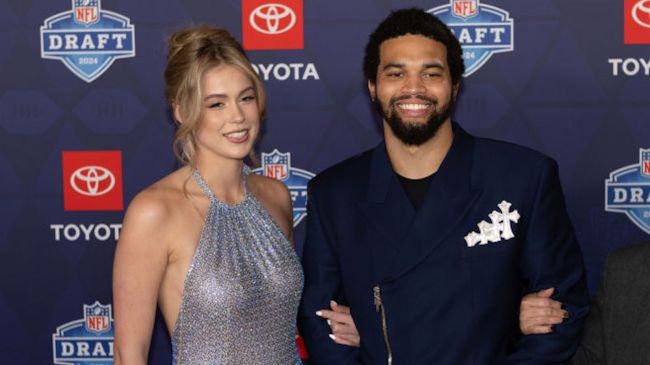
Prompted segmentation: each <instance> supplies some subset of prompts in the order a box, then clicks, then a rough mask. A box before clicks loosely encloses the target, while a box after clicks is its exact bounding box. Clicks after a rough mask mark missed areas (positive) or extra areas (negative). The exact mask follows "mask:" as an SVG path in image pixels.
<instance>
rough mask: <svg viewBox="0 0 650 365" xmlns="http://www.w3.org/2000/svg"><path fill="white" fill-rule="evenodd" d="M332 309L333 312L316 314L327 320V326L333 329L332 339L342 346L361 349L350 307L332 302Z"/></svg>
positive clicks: (322, 311)
mask: <svg viewBox="0 0 650 365" xmlns="http://www.w3.org/2000/svg"><path fill="white" fill-rule="evenodd" d="M330 308H331V310H328V309H322V310H319V311H318V312H316V314H317V315H319V316H320V317H323V318H325V319H327V324H329V326H330V328H331V329H332V334H331V335H330V338H331V339H332V340H333V341H334V342H336V343H338V344H341V345H348V346H353V347H359V344H360V343H361V337H360V336H359V332H358V331H357V327H356V326H355V324H354V320H353V319H352V315H351V314H350V307H347V306H345V305H340V304H337V303H336V302H335V301H333V300H332V301H330Z"/></svg>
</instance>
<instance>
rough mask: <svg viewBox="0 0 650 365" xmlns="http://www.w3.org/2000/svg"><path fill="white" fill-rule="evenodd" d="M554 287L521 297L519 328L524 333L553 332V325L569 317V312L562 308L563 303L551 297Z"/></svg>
mask: <svg viewBox="0 0 650 365" xmlns="http://www.w3.org/2000/svg"><path fill="white" fill-rule="evenodd" d="M554 290H555V289H554V288H548V289H544V290H540V291H538V292H537V293H531V294H528V295H526V296H524V297H523V298H522V299H521V305H520V307H519V329H521V333H523V334H524V335H530V334H544V333H550V332H553V325H556V324H560V323H562V321H563V320H564V319H565V318H569V312H567V311H566V310H564V309H562V303H560V302H558V301H555V300H553V299H551V295H553V291H554Z"/></svg>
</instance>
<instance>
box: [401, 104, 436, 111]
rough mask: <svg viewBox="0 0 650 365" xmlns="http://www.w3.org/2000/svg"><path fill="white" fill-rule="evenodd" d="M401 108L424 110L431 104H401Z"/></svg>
mask: <svg viewBox="0 0 650 365" xmlns="http://www.w3.org/2000/svg"><path fill="white" fill-rule="evenodd" d="M399 107H400V109H407V110H422V109H426V108H428V107H429V104H399Z"/></svg>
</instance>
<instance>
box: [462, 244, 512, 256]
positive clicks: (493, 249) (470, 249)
mask: <svg viewBox="0 0 650 365" xmlns="http://www.w3.org/2000/svg"><path fill="white" fill-rule="evenodd" d="M462 245H463V246H462V247H461V258H463V259H470V258H481V257H489V256H497V255H514V254H516V252H517V251H518V246H519V242H518V241H517V240H516V239H509V240H501V241H498V242H488V243H485V244H480V243H477V244H476V245H474V246H468V245H467V242H465V241H463V242H462Z"/></svg>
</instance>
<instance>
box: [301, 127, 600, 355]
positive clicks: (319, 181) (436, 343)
mask: <svg viewBox="0 0 650 365" xmlns="http://www.w3.org/2000/svg"><path fill="white" fill-rule="evenodd" d="M308 197H309V203H308V218H307V237H306V242H305V246H304V249H303V258H302V261H303V268H304V271H305V288H304V292H303V297H302V302H301V306H300V311H299V318H298V322H299V328H300V332H301V334H302V335H303V337H304V339H305V342H306V346H307V350H308V352H309V354H310V364H353V363H364V364H386V363H387V346H386V344H385V338H384V333H383V328H382V321H381V314H380V313H379V312H378V311H377V308H376V306H375V305H374V300H373V299H374V297H373V294H374V293H373V288H374V287H375V286H378V287H379V288H380V291H381V297H382V302H383V305H384V309H385V318H386V329H387V333H386V334H387V339H388V342H389V345H390V347H391V350H392V357H393V365H402V364H407V365H414V364H427V365H429V364H441V365H443V364H449V365H463V364H475V365H486V364H554V363H561V362H563V361H565V360H567V359H569V358H570V357H571V355H572V354H573V352H574V351H575V349H576V347H577V343H578V340H579V337H580V333H581V330H582V326H583V322H584V317H585V316H586V314H587V312H588V308H589V296H588V292H587V285H586V280H585V272H584V267H583V262H582V255H581V252H580V248H579V247H578V244H577V242H576V239H575V235H574V232H573V228H572V226H571V222H570V221H569V217H568V214H567V211H566V207H565V204H564V197H563V194H562V190H561V187H560V183H559V178H558V171H557V165H556V163H555V162H554V161H553V160H552V159H550V158H548V157H545V156H543V155H542V154H540V153H538V152H535V151H532V150H530V149H527V148H524V147H521V146H516V145H513V144H509V143H505V142H498V141H494V140H488V139H482V138H475V137H472V136H470V135H469V134H468V133H466V132H465V131H463V130H462V129H461V128H460V127H459V126H458V125H456V124H454V141H453V143H452V146H451V149H450V150H449V152H448V154H447V156H446V157H445V159H444V161H443V163H442V165H441V166H440V168H439V170H438V172H437V173H436V174H435V175H434V177H433V179H432V181H431V185H430V186H429V189H428V191H427V194H426V197H425V199H424V202H423V204H422V206H421V208H420V210H419V211H415V209H414V208H413V206H412V205H411V203H410V201H409V199H408V197H407V196H406V194H405V192H404V190H403V188H402V186H401V185H400V183H399V181H398V179H397V177H396V175H395V173H394V171H393V170H392V168H391V166H390V162H389V159H388V155H387V152H386V148H385V145H384V144H383V143H382V144H380V145H378V146H377V147H376V148H374V149H372V150H369V151H367V152H365V153H362V154H360V155H358V156H355V157H352V158H350V159H348V160H346V161H343V162H341V163H339V164H337V165H335V166H333V167H331V168H329V169H327V170H325V171H323V172H322V173H320V174H319V175H318V176H317V177H315V178H314V179H312V181H311V182H310V185H309V195H308ZM503 202H505V203H506V205H503V204H501V203H503ZM507 203H509V204H510V205H508V204H507ZM500 204H501V207H499V205H500ZM502 208H506V209H502ZM495 214H496V215H495ZM517 216H518V217H517ZM493 218H494V219H493ZM515 218H517V219H515ZM515 221H516V222H515ZM481 222H482V223H481ZM479 223H481V224H480V226H481V228H479ZM508 226H509V227H508ZM508 230H510V231H511V232H507V231H508ZM472 232H473V233H472ZM548 287H555V288H556V290H555V294H554V295H553V298H554V299H556V300H559V301H561V302H562V303H564V305H565V306H566V308H567V310H568V311H569V313H570V318H569V319H568V320H565V321H564V323H562V324H560V325H558V326H556V327H555V329H554V331H553V333H552V334H549V335H531V336H523V337H522V336H519V337H517V333H518V310H519V303H520V300H521V297H522V295H523V294H525V293H528V292H534V291H538V290H541V289H545V288H548ZM332 298H335V299H338V300H340V301H342V302H344V303H347V304H348V305H349V306H350V308H351V312H352V316H353V318H354V321H355V323H356V325H357V328H358V330H359V333H360V335H361V347H360V348H358V349H357V348H351V347H347V346H342V345H337V344H335V343H334V342H333V341H331V340H330V339H329V338H328V334H329V333H330V331H329V327H328V326H327V323H326V322H325V320H323V319H322V318H319V317H317V316H316V315H315V312H316V311H317V310H319V309H323V308H328V306H329V305H328V303H329V300H330V299H332Z"/></svg>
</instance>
